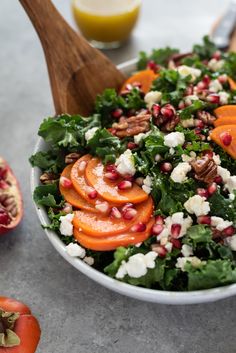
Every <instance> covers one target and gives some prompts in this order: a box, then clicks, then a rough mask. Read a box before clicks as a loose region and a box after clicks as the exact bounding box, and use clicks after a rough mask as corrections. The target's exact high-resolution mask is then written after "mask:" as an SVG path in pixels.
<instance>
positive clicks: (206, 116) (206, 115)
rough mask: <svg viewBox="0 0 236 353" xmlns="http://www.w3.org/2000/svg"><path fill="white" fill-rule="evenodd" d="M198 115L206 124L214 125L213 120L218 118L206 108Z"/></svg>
mask: <svg viewBox="0 0 236 353" xmlns="http://www.w3.org/2000/svg"><path fill="white" fill-rule="evenodd" d="M197 117H198V119H200V120H201V121H202V122H203V123H204V124H206V125H213V122H214V121H215V120H216V118H215V117H214V115H211V114H210V113H209V112H206V111H205V110H202V111H198V112H197Z"/></svg>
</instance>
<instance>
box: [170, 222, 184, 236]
mask: <svg viewBox="0 0 236 353" xmlns="http://www.w3.org/2000/svg"><path fill="white" fill-rule="evenodd" d="M181 228H182V227H181V224H172V226H171V236H172V237H173V238H175V239H177V238H178V237H179V235H180V231H181Z"/></svg>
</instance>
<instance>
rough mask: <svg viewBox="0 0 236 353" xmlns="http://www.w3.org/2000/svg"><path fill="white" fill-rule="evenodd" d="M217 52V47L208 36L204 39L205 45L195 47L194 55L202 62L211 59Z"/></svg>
mask: <svg viewBox="0 0 236 353" xmlns="http://www.w3.org/2000/svg"><path fill="white" fill-rule="evenodd" d="M216 51H217V47H216V46H215V44H214V43H213V42H212V41H211V40H210V38H209V37H208V36H205V37H203V44H202V45H199V44H196V45H194V46H193V53H194V54H197V55H198V56H199V58H200V59H201V60H205V59H211V57H212V55H213V54H214V53H215V52H216Z"/></svg>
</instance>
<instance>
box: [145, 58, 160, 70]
mask: <svg viewBox="0 0 236 353" xmlns="http://www.w3.org/2000/svg"><path fill="white" fill-rule="evenodd" d="M147 68H148V69H150V70H153V71H154V72H157V69H158V65H157V64H156V63H155V61H154V60H149V62H148V63H147Z"/></svg>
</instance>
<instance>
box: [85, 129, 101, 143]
mask: <svg viewBox="0 0 236 353" xmlns="http://www.w3.org/2000/svg"><path fill="white" fill-rule="evenodd" d="M97 130H98V127H92V129H89V130H88V131H86V132H85V134H84V137H85V140H86V141H89V140H91V139H92V138H93V136H94V135H95V132H96V131H97Z"/></svg>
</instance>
